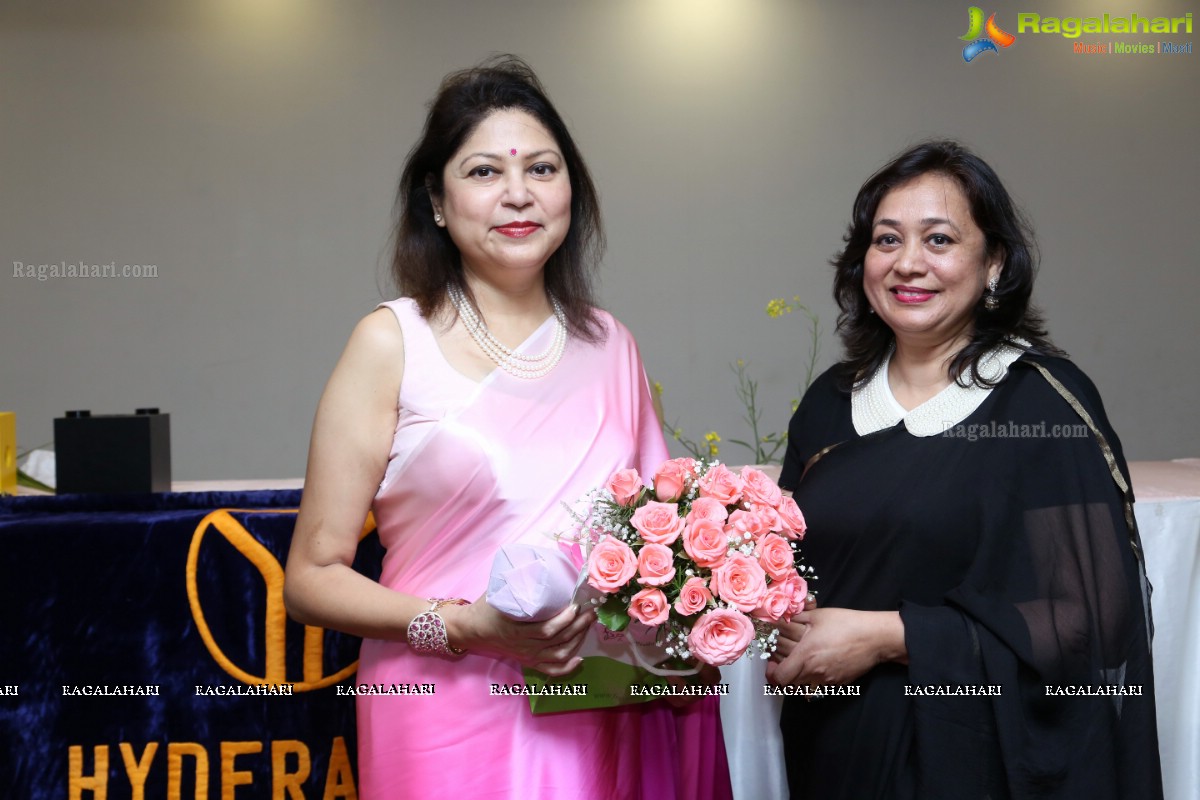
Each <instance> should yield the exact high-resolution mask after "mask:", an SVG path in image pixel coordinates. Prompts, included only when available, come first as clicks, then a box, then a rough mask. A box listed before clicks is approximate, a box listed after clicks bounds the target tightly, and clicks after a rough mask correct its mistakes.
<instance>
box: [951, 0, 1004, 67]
mask: <svg viewBox="0 0 1200 800" xmlns="http://www.w3.org/2000/svg"><path fill="white" fill-rule="evenodd" d="M967 21H968V25H969V26H970V27H969V28H968V30H967V32H966V33H965V34H963V35H962V36H960V37H958V38H959V39H960V40H962V41H964V42H967V43H968V44H967V46H966V47H964V48H963V61H966V62H967V63H968V64H969V63H971V60H972V59H974V58H975V56H977V55H979V54H980V53H983V52H986V51H988V50H991V51H992V52H993V53H999V52H1000V51H999V50H998V49H997V45H999V46H1000V47H1008V46H1009V45H1010V44H1012V43H1013V42H1015V41H1016V40H1017V37H1015V36H1013V35H1012V34H1011V33H1008V32H1007V31H1004V30H1001V28H1000V26H999V25H997V24H996V15H995V14H992V15H991V16H990V17H988V19H987V24H986V25H985V24H984V23H983V9H982V8H979V7H978V6H971V7H970V8H969V9H967ZM984 33H986V35H984V36H981V34H984Z"/></svg>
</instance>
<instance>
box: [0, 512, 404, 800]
mask: <svg viewBox="0 0 1200 800" xmlns="http://www.w3.org/2000/svg"><path fill="white" fill-rule="evenodd" d="M299 501H300V492H299V491H259V492H237V493H180V494H158V495H67V496H60V497H19V498H0V754H2V755H0V797H4V798H22V800H39V799H40V798H47V799H49V798H56V799H57V798H64V797H72V798H74V797H82V798H92V797H106V798H107V800H125V798H140V797H145V798H172V800H174V799H175V798H181V797H182V798H192V797H200V798H208V797H236V798H258V797H263V798H270V797H281V798H290V799H291V800H299V798H334V797H356V793H355V789H354V783H355V782H354V746H355V731H354V697H353V696H350V695H347V694H342V693H341V692H342V691H344V689H345V687H346V686H348V685H350V684H351V683H352V682H353V678H354V674H353V673H354V668H355V665H356V663H357V661H356V659H357V658H358V640H357V639H355V638H354V637H350V636H345V635H343V634H339V633H334V632H332V631H325V630H323V629H320V628H306V627H305V626H303V625H300V624H299V623H296V622H293V621H292V620H290V619H287V618H286V614H285V613H284V610H283V601H282V587H283V568H282V565H283V564H284V562H285V559H286V557H287V549H288V545H289V542H290V540H291V535H292V529H293V527H294V524H295V520H296V508H297V507H298V505H299ZM370 531H371V522H370V520H368V523H367V525H366V526H365V527H364V533H365V534H367V535H366V536H365V538H364V539H363V541H362V543H361V544H360V547H359V555H358V562H357V563H356V568H358V569H360V570H361V571H362V572H364V573H366V574H368V575H371V576H372V577H377V576H378V572H379V563H380V558H381V555H382V550H381V548H380V545H379V542H378V538H377V536H376V535H375V534H374V533H372V532H370ZM339 686H340V687H342V690H341V691H339V688H338V687H339Z"/></svg>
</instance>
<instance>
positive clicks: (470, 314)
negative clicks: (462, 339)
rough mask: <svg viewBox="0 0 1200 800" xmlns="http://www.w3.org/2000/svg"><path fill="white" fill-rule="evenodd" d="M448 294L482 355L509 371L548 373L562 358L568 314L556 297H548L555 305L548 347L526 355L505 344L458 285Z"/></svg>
mask: <svg viewBox="0 0 1200 800" xmlns="http://www.w3.org/2000/svg"><path fill="white" fill-rule="evenodd" d="M447 294H448V295H449V296H450V302H451V304H453V306H454V310H455V311H457V312H458V316H459V317H460V318H461V319H462V321H463V325H464V326H466V329H467V332H468V333H469V334H471V338H472V339H474V340H475V344H477V345H479V349H480V350H482V351H483V352H484V355H486V356H487V357H488V358H490V359H491V360H492V361H494V362H496V365H497V366H499V367H500V368H501V369H502V370H504V371H505V372H507V373H508V374H510V375H513V376H515V377H517V378H524V379H526V380H533V379H535V378H540V377H542V376H544V375H547V374H549V373H550V370H552V369H554V368H555V367H556V366H557V365H558V362H559V361H560V360H561V359H562V355H563V351H564V350H565V349H566V345H567V318H566V315H565V314H563V310H562V306H561V305H559V303H558V300H557V299H556V298H555V297H553V296H551V297H550V305H551V306H553V308H554V323H555V327H554V340H553V341H551V342H550V347H548V348H547V349H546V351H545V352H543V353H539V354H537V355H525V354H524V353H517V352H514V351H513V350H510V349H509V348H507V347H505V346H504V344H503V343H502V342H500V340H499V339H497V338H496V337H495V336H493V335H492V332H491V331H489V330H488V327H487V325H485V324H484V322H483V320H482V319H480V318H479V315H478V314H476V313H475V309H474V308H473V307H472V306H471V304H470V303H469V302H467V298H466V297H464V296H463V293H462V290H460V289H459V288H458V287H457V286H450V287H449V288H448V289H447Z"/></svg>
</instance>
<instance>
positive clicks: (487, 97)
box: [285, 57, 731, 800]
mask: <svg viewBox="0 0 1200 800" xmlns="http://www.w3.org/2000/svg"><path fill="white" fill-rule="evenodd" d="M398 208H399V222H398V226H397V232H396V251H395V256H394V273H395V278H396V279H397V282H398V284H399V285H400V287H401V290H402V293H403V295H404V296H403V297H402V298H401V299H399V300H395V301H392V302H390V303H385V304H383V305H382V306H381V307H380V308H379V309H378V310H376V311H375V312H374V313H372V314H370V315H368V316H367V317H366V318H365V319H363V321H362V322H360V323H359V325H358V327H357V328H356V329H355V331H354V333H353V335H352V336H351V339H350V342H349V344H348V345H347V347H346V350H345V352H344V353H343V355H342V358H341V360H340V361H339V362H338V365H337V367H336V368H335V370H334V372H333V375H332V377H331V378H330V380H329V383H328V385H327V386H326V389H325V393H324V395H323V396H322V399H321V403H320V406H319V408H318V411H317V417H316V422H315V423H314V426H313V438H312V446H311V449H310V452H309V464H308V476H307V478H306V482H305V492H304V498H303V501H302V504H301V509H300V516H299V519H298V521H297V524H296V533H295V537H294V539H293V542H292V549H291V553H290V555H289V558H288V564H287V579H286V582H285V598H286V601H287V605H288V610H289V612H290V613H291V614H292V616H293V617H294V618H296V619H297V620H300V621H301V622H304V623H307V624H313V625H321V626H325V627H330V628H335V629H338V630H343V631H347V632H350V633H354V634H357V635H360V636H362V637H363V645H362V656H361V661H360V665H359V674H358V678H357V681H356V682H357V683H359V684H371V685H380V686H383V687H391V686H393V685H396V686H408V687H411V686H413V685H414V684H423V685H428V686H432V687H433V691H432V693H428V694H361V695H359V696H358V698H357V702H358V729H359V737H358V747H359V786H360V795H359V796H360V797H362V798H364V800H384V799H385V798H386V799H387V800H391V799H392V798H405V797H413V798H439V797H471V798H522V800H524V799H525V798H547V799H549V798H554V799H555V800H557V799H558V798H578V799H579V800H610V799H611V798H630V799H631V800H636V799H637V798H728V797H730V796H731V795H730V790H729V777H728V769H727V765H726V762H725V753H724V745H723V742H722V740H721V729H720V722H719V717H718V713H717V706H716V703H715V701H716V698H709V699H707V700H703V701H700V702H697V703H695V704H693V705H690V706H688V707H686V708H672V707H670V706H668V705H666V704H665V703H663V702H662V701H656V702H651V703H645V704H640V705H632V706H623V707H620V708H615V709H600V710H588V711H572V712H562V713H557V714H541V715H534V714H532V713H531V712H530V709H529V704H528V699H527V698H525V697H522V696H520V695H510V694H494V693H493V692H494V691H495V690H494V689H493V686H494V685H495V686H512V685H514V684H521V683H523V676H522V669H523V668H534V669H537V670H539V671H541V672H543V673H545V674H547V675H551V676H563V675H568V674H570V673H571V671H572V670H574V669H575V668H576V667H577V666H578V664H579V661H580V659H579V657H578V655H577V652H578V650H579V648H580V646H581V645H582V643H583V641H584V638H585V636H587V635H593V634H591V633H589V629H590V628H591V626H592V625H593V623H594V621H595V616H594V614H593V613H592V612H591V611H580V610H579V609H577V608H576V607H574V606H571V607H568V608H567V609H565V610H564V611H563V612H562V613H560V614H558V615H557V616H555V617H553V618H551V619H549V620H546V621H544V622H514V621H512V620H509V619H508V618H506V617H504V616H502V615H501V614H499V613H498V612H497V611H495V610H494V609H492V608H491V607H490V606H489V605H488V604H487V603H486V602H484V601H483V599H482V595H483V593H484V590H485V589H486V586H487V578H488V572H489V568H490V566H491V563H492V559H493V557H494V555H495V553H496V552H497V551H498V550H499V548H500V547H501V546H503V545H506V544H510V543H515V542H532V543H541V544H547V545H550V546H552V545H553V542H552V540H551V539H550V536H551V535H553V534H554V533H556V532H563V531H566V530H568V529H569V528H570V526H571V519H570V517H569V515H568V514H567V512H566V511H565V509H564V508H563V505H562V503H563V502H564V501H565V502H567V503H572V502H574V501H576V500H578V499H579V498H580V497H581V496H582V495H584V494H585V493H586V492H587V491H588V490H589V489H592V488H594V487H597V486H600V485H602V484H603V483H604V481H605V480H606V479H607V478H608V476H609V475H611V474H612V473H613V472H614V471H616V470H618V469H622V468H627V467H633V468H637V469H638V470H639V471H640V472H641V474H647V475H648V474H653V471H654V469H655V468H656V467H657V466H658V464H659V463H661V462H662V461H663V460H664V459H665V458H666V457H667V453H666V447H665V445H664V442H663V438H662V433H661V429H660V427H659V424H658V421H657V419H656V417H655V414H654V410H653V407H652V403H651V400H650V394H649V391H648V387H647V383H646V377H645V373H644V371H643V369H642V364H641V361H640V358H639V356H638V351H637V347H636V345H635V343H634V341H633V338H632V337H631V336H630V335H629V332H628V331H627V330H626V329H625V328H624V327H623V326H622V325H621V324H620V323H619V322H617V321H616V320H615V319H613V318H612V317H611V316H610V315H609V314H607V313H605V312H603V311H600V310H598V309H596V308H595V306H594V304H593V301H592V291H591V273H592V271H593V268H594V265H595V264H596V262H597V261H598V259H599V255H600V252H601V250H602V242H603V235H602V233H601V226H600V216H599V209H598V204H597V198H596V193H595V189H594V187H593V185H592V182H591V179H590V177H589V176H588V173H587V169H586V167H585V165H584V162H583V160H582V158H581V156H580V155H579V153H578V151H577V150H576V147H575V144H574V142H573V141H572V139H571V137H570V134H569V133H568V132H567V129H566V127H565V125H564V124H563V122H562V119H561V118H560V116H559V115H558V113H557V111H555V109H554V107H553V106H552V105H551V104H550V102H549V100H548V99H547V98H546V96H545V93H544V91H543V89H542V87H541V85H540V83H539V82H538V80H537V78H536V76H535V75H534V74H533V73H532V71H531V70H529V68H528V67H527V66H526V65H525V64H523V63H522V62H520V61H519V60H517V59H514V58H512V57H506V58H502V59H498V60H494V61H493V62H490V63H488V64H485V65H483V66H480V67H477V68H474V69H469V70H465V71H463V72H459V73H455V74H452V75H450V76H448V77H447V78H446V80H445V81H443V83H442V86H441V88H440V90H439V92H438V95H437V97H436V98H435V100H434V102H433V104H432V106H431V110H430V113H429V117H428V118H427V120H426V125H425V130H424V134H423V136H422V138H421V140H420V142H418V144H417V145H416V147H415V148H414V149H413V151H412V152H411V153H410V154H409V158H408V161H407V164H406V166H405V169H404V173H403V176H402V178H401V185H400V194H399V200H398ZM369 510H373V511H374V514H375V519H376V523H377V525H378V528H379V534H380V538H381V540H382V542H383V544H384V546H385V547H386V555H385V556H384V563H383V571H382V575H381V576H380V579H379V582H378V583H376V582H374V581H372V580H370V579H368V578H365V577H364V576H362V575H360V574H358V573H356V572H354V570H353V569H352V568H351V564H352V562H353V559H354V553H355V549H356V545H357V540H358V533H359V531H361V529H362V524H363V520H364V518H365V517H366V515H367V512H368V511H369ZM426 691H428V690H426Z"/></svg>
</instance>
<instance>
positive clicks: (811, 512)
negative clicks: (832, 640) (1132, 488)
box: [780, 355, 1162, 800]
mask: <svg viewBox="0 0 1200 800" xmlns="http://www.w3.org/2000/svg"><path fill="white" fill-rule="evenodd" d="M1036 365H1041V366H1042V367H1044V368H1045V369H1046V371H1047V372H1048V373H1049V374H1050V375H1051V376H1052V377H1054V378H1055V379H1056V380H1057V381H1058V382H1059V383H1060V384H1061V386H1062V387H1063V388H1064V389H1065V390H1066V392H1067V394H1069V395H1071V396H1072V397H1074V398H1076V399H1077V402H1078V405H1079V408H1078V409H1077V408H1075V407H1073V406H1072V405H1071V404H1070V403H1069V402H1068V401H1067V400H1066V399H1064V396H1063V394H1061V393H1060V392H1059V391H1058V390H1057V389H1056V388H1055V387H1054V386H1052V385H1051V383H1050V382H1049V381H1048V380H1047V378H1046V377H1045V376H1043V375H1042V374H1040V372H1039V371H1038V370H1037V369H1036ZM1080 410H1083V411H1085V412H1086V413H1087V415H1088V416H1090V418H1091V419H1092V420H1093V421H1094V425H1095V428H1096V430H1097V431H1098V432H1099V433H1100V434H1101V436H1102V438H1103V440H1104V445H1105V446H1102V445H1101V442H1100V439H1099V438H1098V437H1097V436H1096V435H1095V433H1094V432H1093V431H1092V430H1091V429H1089V427H1088V426H1087V425H1086V424H1084V423H1083V421H1082V420H1081V417H1080V413H1079V411H1080ZM946 425H947V430H946V432H945V433H942V434H936V435H931V436H914V435H912V434H911V433H909V431H908V430H907V429H906V428H905V426H904V423H903V422H901V423H899V424H897V425H896V426H894V427H891V428H886V429H884V430H880V431H877V432H875V433H871V434H868V435H865V436H859V435H857V434H856V432H855V430H854V426H853V424H852V421H851V400H850V396H849V394H846V393H844V392H842V391H839V390H838V388H837V386H836V379H835V375H834V372H833V370H831V371H830V372H827V373H826V374H825V375H823V376H822V377H821V378H820V379H818V381H817V382H815V383H814V384H813V386H812V388H811V389H810V390H809V392H808V393H807V394H806V396H805V398H804V402H803V403H802V404H801V406H800V408H799V409H798V410H797V412H796V414H795V416H794V417H793V419H792V423H791V426H790V429H789V449H788V453H787V458H786V461H785V463H784V469H783V475H782V477H781V480H780V484H781V485H782V486H784V487H785V488H793V489H794V490H795V497H796V500H797V502H798V503H799V504H800V507H801V509H802V510H803V512H804V514H805V517H806V519H807V520H808V535H807V538H806V540H805V555H806V557H807V560H808V563H810V564H811V565H813V566H814V567H815V568H816V570H817V573H818V574H819V576H820V580H819V581H818V582H817V586H818V588H819V590H820V594H819V598H818V600H819V604H820V605H821V606H826V607H843V608H852V609H861V610H871V611H886V610H899V611H900V615H901V618H902V619H903V621H904V626H905V642H906V645H907V648H908V653H909V664H908V665H907V666H903V665H899V664H884V665H881V666H879V667H877V668H875V669H873V670H871V671H870V672H869V673H867V674H866V675H864V676H863V677H862V678H861V679H860V682H859V684H860V686H861V695H860V696H858V697H827V698H824V699H821V700H817V701H813V702H808V703H806V702H804V701H803V700H799V699H795V700H792V699H789V701H788V702H787V703H786V704H785V707H784V712H783V718H782V721H781V727H782V730H783V736H784V743H785V749H786V758H787V762H788V764H787V765H788V779H789V784H790V787H791V792H792V797H793V798H820V800H834V799H835V798H853V799H854V800H859V799H860V798H908V797H920V798H954V799H955V800H966V799H969V798H993V799H995V798H1035V797H1036V798H1084V797H1086V798H1114V799H1115V798H1139V800H1140V799H1141V798H1156V797H1161V796H1162V786H1161V777H1160V771H1159V761H1158V741H1157V734H1156V729H1155V714H1154V686H1153V676H1152V670H1151V664H1150V649H1149V613H1148V597H1147V590H1146V582H1145V575H1144V570H1143V569H1142V565H1141V563H1140V561H1139V558H1140V555H1139V553H1140V550H1139V547H1138V543H1137V540H1136V531H1133V530H1131V528H1130V526H1129V524H1128V523H1127V520H1126V513H1125V506H1124V503H1125V497H1124V496H1123V494H1122V491H1121V488H1120V487H1119V486H1118V483H1117V482H1116V481H1115V480H1114V472H1113V470H1114V469H1115V470H1116V471H1117V473H1118V474H1117V477H1123V478H1124V481H1125V482H1126V485H1128V471H1127V469H1126V468H1125V462H1124V459H1123V457H1122V455H1121V451H1120V443H1119V441H1118V439H1117V437H1116V435H1115V433H1113V431H1112V430H1111V428H1110V427H1109V425H1108V423H1107V420H1106V418H1105V415H1104V410H1103V405H1102V403H1101V401H1100V398H1099V395H1098V394H1097V392H1096V390H1095V388H1094V386H1093V385H1092V384H1091V382H1090V381H1089V380H1088V379H1087V377H1086V376H1085V375H1084V374H1083V373H1082V372H1080V371H1079V370H1078V369H1077V368H1076V367H1075V366H1074V365H1073V364H1071V363H1070V362H1068V361H1065V360H1062V359H1054V358H1039V357H1034V356H1030V355H1025V356H1023V357H1022V358H1021V359H1020V360H1018V361H1016V362H1014V363H1013V364H1012V365H1011V367H1010V369H1009V373H1008V375H1007V377H1006V378H1005V379H1004V380H1003V381H1002V382H1001V383H1000V385H999V386H997V387H996V388H995V389H994V390H993V391H992V392H991V393H990V394H989V395H988V397H987V399H986V400H984V401H983V403H982V404H981V405H980V406H978V407H977V408H976V409H975V410H974V411H973V412H971V413H970V414H969V416H967V417H966V418H965V419H962V420H947V421H946ZM834 444H836V445H837V446H836V447H835V448H833V449H832V450H830V451H828V452H827V453H825V454H824V455H822V456H821V457H820V458H819V459H818V460H816V461H815V462H814V463H813V464H812V465H811V467H810V468H809V469H808V471H807V472H804V471H803V470H804V465H805V464H806V462H808V461H809V459H810V458H812V456H814V455H815V454H817V453H818V452H820V451H822V450H824V449H825V448H827V447H829V446H830V445H834ZM1106 448H1107V449H1108V453H1107V457H1106V453H1105V449H1106ZM1110 464H1111V467H1110ZM802 473H803V478H802V479H801V474H802Z"/></svg>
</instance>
